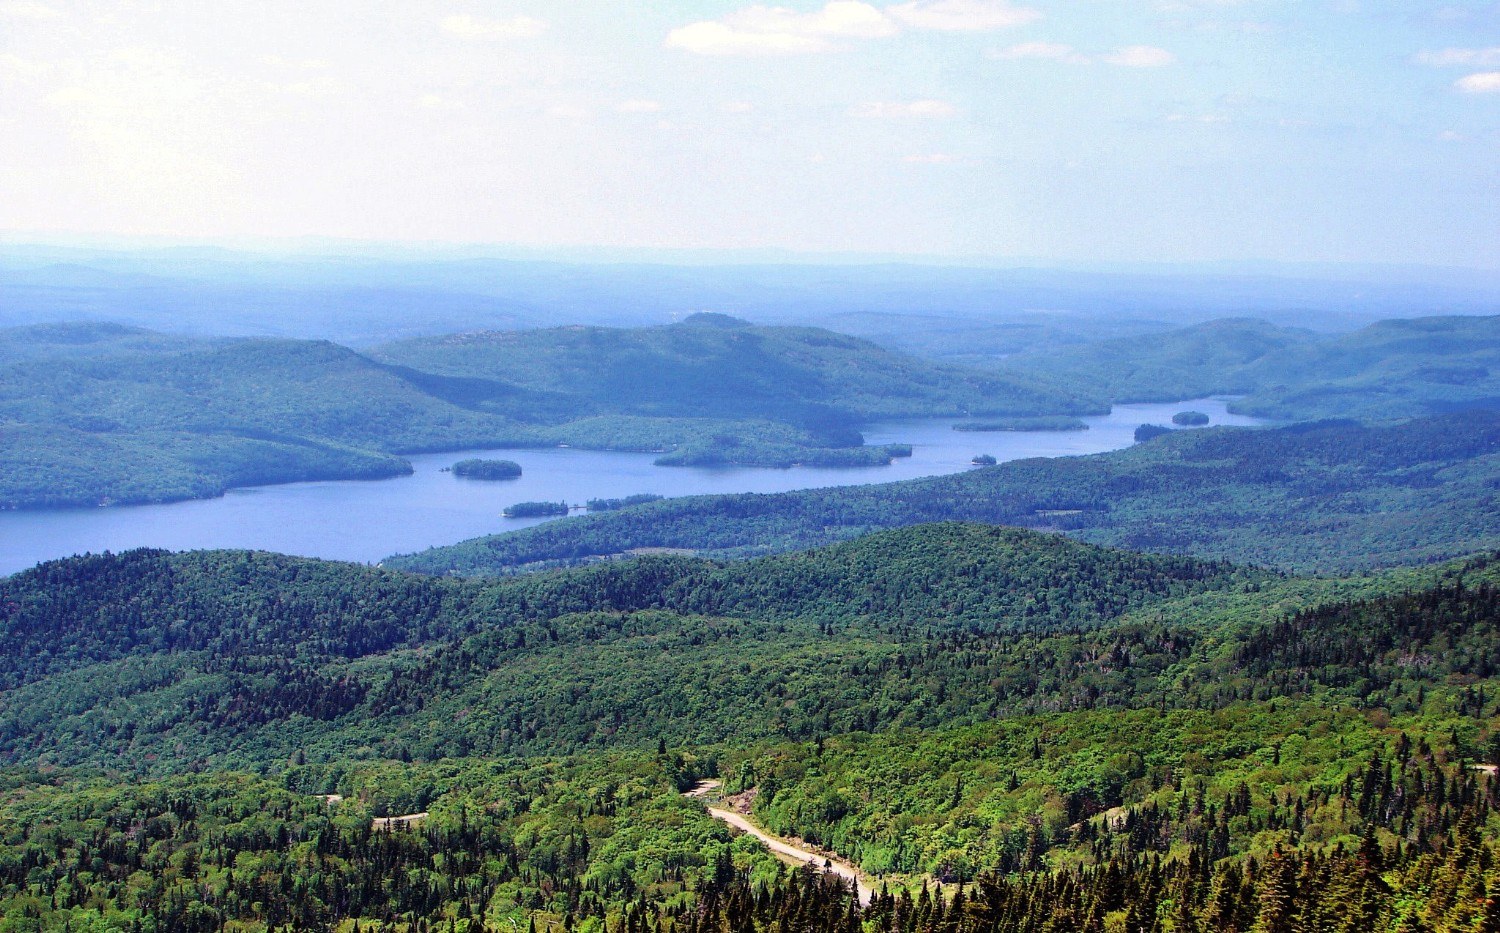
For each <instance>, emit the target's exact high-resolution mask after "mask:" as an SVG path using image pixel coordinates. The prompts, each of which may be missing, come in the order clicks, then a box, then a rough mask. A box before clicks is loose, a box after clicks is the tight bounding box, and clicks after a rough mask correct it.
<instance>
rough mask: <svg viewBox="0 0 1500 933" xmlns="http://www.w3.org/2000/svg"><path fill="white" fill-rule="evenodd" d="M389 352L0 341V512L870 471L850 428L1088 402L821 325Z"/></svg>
mask: <svg viewBox="0 0 1500 933" xmlns="http://www.w3.org/2000/svg"><path fill="white" fill-rule="evenodd" d="M513 351H514V352H513ZM384 357H385V358H384V359H382V360H377V359H372V358H370V357H368V356H365V355H362V354H360V353H357V352H355V351H354V350H351V349H348V348H346V347H342V346H339V345H337V344H333V343H328V342H325V341H306V340H287V339H238V340H194V339H189V338H179V337H169V336H164V335H160V334H152V333H151V332H149V331H141V330H138V329H133V328H124V327H114V326H110V325H95V324H78V325H49V326H39V327H28V328H14V329H11V330H7V331H0V508H18V507H41V506H64V505H97V504H110V503H132V502H150V501H161V500H168V499H180V498H187V497H200V496H211V495H217V494H219V493H222V492H223V491H224V490H225V489H226V488H230V487H233V486H242V485H252V484H258V483H272V482H288V481H292V480H298V479H314V478H326V479H362V478H370V477H377V476H391V475H398V474H400V473H402V472H406V471H409V469H410V467H409V465H408V464H406V463H405V461H403V460H402V459H401V458H400V456H399V455H400V454H402V453H410V452H417V451H428V450H444V449H461V448H465V447H471V448H472V447H484V446H492V447H502V446H551V445H555V444H559V443H569V444H572V445H574V446H585V447H599V448H610V449H627V450H654V451H675V454H674V455H673V456H674V459H673V460H672V461H671V462H739V463H751V464H764V465H786V464H789V463H792V462H799V461H808V462H812V461H816V460H818V459H819V458H820V457H823V458H834V459H838V458H843V459H848V458H849V457H851V456H856V457H857V456H861V455H863V456H864V457H865V458H866V459H867V460H868V462H871V463H874V462H887V461H888V459H889V454H888V453H887V452H885V450H884V448H880V449H875V448H865V449H862V450H859V451H851V450H848V449H847V448H851V447H858V446H859V445H860V444H862V441H863V439H862V438H861V436H860V434H859V432H858V430H857V425H858V424H859V422H860V421H861V419H864V418H868V417H874V416H878V415H885V414H891V413H897V412H899V413H902V414H954V415H958V414H965V413H969V412H991V413H1020V414H1040V413H1044V412H1063V411H1067V412H1078V411H1089V410H1099V409H1100V408H1101V407H1102V403H1101V402H1099V401H1098V400H1095V399H1089V398H1085V397H1081V396H1079V395H1077V394H1076V393H1071V392H1068V391H1064V390H1060V389H1057V388H1055V387H1053V386H1052V384H1051V383H1050V382H1048V381H1047V380H1045V379H1040V378H1037V377H1030V376H1025V377H1007V376H996V375H986V374H982V373H978V372H973V371H967V370H960V369H956V368H953V367H948V366H942V365H938V364H933V363H927V362H923V361H921V360H918V359H916V358H913V357H908V356H903V355H901V354H897V353H892V352H889V351H886V350H881V349H879V348H877V347H875V346H874V345H873V344H869V343H866V342H864V341H860V340H856V339H854V338H849V337H844V336H841V335H838V334H834V333H832V332H829V331H820V330H814V329H808V328H747V327H741V326H740V325H738V324H735V323H731V324H729V325H724V324H722V322H720V323H719V324H715V323H712V322H709V323H704V322H701V321H700V322H690V323H686V324H681V325H674V326H670V327H659V328H643V329H640V330H634V331H631V330H604V329H597V328H596V329H566V328H565V329H558V330H548V331H538V332H525V333H519V334H510V335H499V336H497V335H468V336H461V337H455V338H446V339H441V340H434V341H424V342H418V343H414V344H406V345H398V346H396V347H392V348H388V349H387V350H386V351H384ZM398 357H399V358H400V359H399V361H398V359H397V358H398ZM528 361H529V362H528Z"/></svg>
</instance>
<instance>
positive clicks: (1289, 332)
mask: <svg viewBox="0 0 1500 933" xmlns="http://www.w3.org/2000/svg"><path fill="white" fill-rule="evenodd" d="M1003 369H1004V371H1007V372H1013V373H1017V374H1021V373H1033V374H1037V375H1044V376H1046V377H1048V378H1052V379H1056V380H1058V381H1060V382H1062V383H1064V384H1067V385H1075V386H1080V387H1086V388H1087V390H1089V391H1092V392H1095V393H1099V394H1102V395H1103V396H1105V397H1107V398H1110V399H1113V400H1114V401H1117V402H1127V401H1170V400H1173V399H1183V398H1198V397H1201V396H1206V395H1219V394H1227V395H1244V396H1247V397H1246V398H1243V399H1239V400H1237V401H1235V402H1234V403H1233V404H1232V406H1231V408H1232V410H1234V411H1238V412H1242V413H1244V414H1251V415H1257V416H1260V417H1264V418H1274V419H1280V420H1285V421H1303V420H1310V419H1317V418H1360V419H1366V420H1383V419H1393V418H1410V417H1418V416H1423V415H1431V414H1435V413H1439V412H1447V411H1456V410H1465V409H1470V408H1485V407H1494V406H1495V405H1496V403H1497V400H1500V317H1495V316H1490V317H1451V316H1450V317H1428V318H1417V319H1410V320H1399V319H1398V320H1388V321H1380V322H1377V323H1374V324H1371V325H1369V326H1367V327H1364V328H1362V329H1360V330H1356V331H1351V332H1348V333H1339V334H1319V333H1313V332H1311V331H1304V330H1299V329H1295V328H1289V327H1277V326H1273V325H1271V324H1267V323H1265V322H1264V321H1256V320H1248V319H1226V320H1220V321H1210V322H1207V323H1204V324H1197V325H1194V326H1191V327H1186V328H1183V329H1181V330H1175V331H1169V332H1167V333H1164V334H1157V335H1153V336H1152V338H1151V339H1150V340H1137V339H1120V340H1106V341H1101V342H1099V343H1093V344H1086V345H1083V346H1077V347H1068V348H1064V349H1062V350H1058V351H1056V352H1037V351H1034V352H1031V353H1028V354H1025V355H1022V356H1018V357H1014V358H1012V359H1009V360H1006V361H1005V363H1004V366H1003Z"/></svg>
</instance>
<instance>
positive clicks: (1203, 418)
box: [1172, 411, 1208, 428]
mask: <svg viewBox="0 0 1500 933" xmlns="http://www.w3.org/2000/svg"><path fill="white" fill-rule="evenodd" d="M1172 423H1173V424H1176V425H1180V426H1182V427H1185V428H1201V427H1203V426H1204V425H1205V424H1208V415H1205V414H1204V413H1203V412H1201V411H1179V412H1178V413H1177V414H1175V415H1173V416H1172Z"/></svg>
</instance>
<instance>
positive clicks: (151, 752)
mask: <svg viewBox="0 0 1500 933" xmlns="http://www.w3.org/2000/svg"><path fill="white" fill-rule="evenodd" d="M1490 326H1491V325H1490V323H1489V322H1488V321H1485V320H1481V319H1476V320H1474V321H1469V322H1459V323H1455V322H1453V321H1451V320H1447V319H1433V320H1431V321H1424V322H1417V323H1413V322H1392V323H1390V324H1389V325H1382V326H1380V327H1376V328H1371V329H1369V330H1367V331H1362V332H1359V333H1357V334H1351V335H1343V336H1322V337H1313V336H1310V335H1306V334H1301V333H1297V332H1291V331H1283V330H1275V329H1266V328H1261V327H1260V326H1259V325H1255V326H1251V325H1244V324H1239V323H1233V324H1221V325H1213V326H1207V327H1204V328H1201V329H1200V330H1199V331H1198V332H1195V333H1187V334H1178V335H1169V338H1168V339H1165V340H1163V341H1159V342H1157V343H1156V344H1154V345H1151V346H1146V345H1141V346H1138V347H1136V351H1137V352H1138V353H1139V354H1143V357H1142V358H1140V359H1136V358H1131V359H1125V358H1123V357H1122V358H1119V359H1114V360H1111V359H1107V358H1105V357H1100V356H1097V355H1096V356H1092V357H1091V356H1090V355H1089V353H1090V352H1092V351H1086V350H1079V351H1078V352H1077V353H1076V354H1074V357H1075V363H1076V365H1077V366H1078V367H1079V369H1078V370H1077V372H1076V373H1075V376H1076V378H1077V380H1078V382H1077V384H1078V385H1080V386H1082V388H1081V389H1080V390H1078V391H1071V390H1070V391H1066V392H1063V391H1060V390H1057V389H1056V388H1055V387H1054V386H1053V384H1052V383H1051V382H1050V381H1049V380H1048V379H1047V378H1045V377H1041V376H1033V375H1025V374H1021V375H1017V374H1018V373H1022V370H1021V369H1019V368H1018V369H1015V370H1012V371H1010V374H1009V375H1001V376H993V377H991V376H984V377H981V376H977V375H975V374H974V373H973V372H970V371H964V370H957V369H953V368H950V367H946V366H936V365H932V364H928V363H921V362H918V361H916V360H914V359H912V358H910V357H904V356H901V355H899V354H894V353H891V352H889V351H886V350H881V349H879V348H877V347H875V346H874V345H872V344H867V343H864V342H863V341H858V340H855V339H853V338H847V337H843V336H841V335H838V334H833V333H831V332H828V331H818V330H812V329H806V328H764V327H752V326H750V325H747V324H745V323H744V322H741V321H737V320H734V319H730V318H725V317H723V316H718V315H707V316H701V317H697V318H695V319H690V320H689V321H687V322H684V323H683V324H679V325H673V326H670V327H661V328H648V329H640V330H616V329H608V328H565V329H556V330H550V331H538V332H530V333H525V334H493V333H485V334H473V335H465V336H462V337H448V338H423V339H418V340H409V341H405V342H402V343H398V344H391V345H388V346H385V347H379V348H375V349H373V350H369V351H366V352H356V351H354V350H350V349H347V348H344V347H340V346H337V345H334V344H331V343H320V342H312V341H286V340H260V339H252V340H210V339H190V338H180V337H167V336H163V335H159V334H153V333H151V332H145V331H136V330H131V329H128V328H118V327H109V326H92V325H90V326H80V327H49V328H40V329H37V330H34V331H27V332H25V333H20V332H17V331H10V332H4V333H3V334H0V441H3V442H4V446H3V447H0V462H3V463H4V464H6V465H7V466H6V470H7V471H8V472H6V473H4V474H0V489H5V490H9V492H7V493H6V494H7V495H12V498H11V499H10V500H7V502H8V503H9V504H11V505H16V504H24V503H26V502H30V503H31V504H37V503H41V502H48V503H55V504H61V503H64V502H69V501H94V500H92V499H90V497H91V496H94V497H97V496H99V490H101V489H105V490H108V494H107V495H104V496H103V498H105V499H108V500H111V501H137V500H149V499H152V498H159V497H161V496H163V495H168V494H169V495H180V494H193V495H211V494H214V493H215V492H216V491H219V490H222V489H223V488H224V487H226V486H228V485H234V484H236V483H240V482H254V481H264V480H265V478H266V477H268V476H269V477H272V478H287V479H291V478H299V477H301V476H305V475H340V476H378V475H390V474H392V473H397V472H400V471H401V470H403V469H406V468H407V467H406V464H405V461H404V460H402V459H401V454H402V453H403V452H410V451H416V450H430V449H436V448H442V447H444V446H448V445H450V444H451V445H455V446H466V445H469V444H477V443H486V444H494V443H557V442H560V441H564V440H566V441H567V442H570V443H587V444H593V445H596V446H603V447H623V448H633V449H652V450H655V449H660V450H661V451H662V457H663V461H664V462H676V463H684V464H693V463H697V464H720V463H743V462H759V463H845V462H865V461H871V462H882V461H883V460H885V459H889V458H891V457H896V456H903V455H905V454H909V452H910V451H909V449H907V448H904V447H903V446H902V445H890V446H865V445H863V443H862V440H863V439H862V438H860V437H859V435H858V431H857V426H858V423H859V421H860V419H861V418H863V417H870V416H875V415H881V414H915V413H927V412H937V411H943V412H952V413H967V414H974V415H978V416H981V417H976V418H972V419H966V420H965V421H964V422H963V424H962V425H961V426H962V427H965V428H969V429H974V430H1008V429H1013V428H1015V427H1017V426H1026V427H1028V428H1036V427H1039V426H1043V425H1046V426H1050V427H1053V428H1056V429H1068V428H1076V426H1077V423H1076V421H1074V420H1071V419H1070V417H1067V416H1068V415H1069V414H1070V413H1071V414H1076V413H1081V412H1084V411H1089V410H1093V409H1092V407H1091V406H1095V405H1097V404H1099V403H1100V400H1107V399H1111V398H1119V397H1124V396H1127V395H1129V394H1130V393H1132V392H1135V391H1137V390H1138V389H1141V388H1142V387H1143V386H1148V385H1152V384H1155V385H1175V386H1177V387H1178V389H1195V390H1196V389H1200V388H1205V387H1206V388H1207V389H1212V390H1214V391H1228V390H1231V389H1237V390H1239V391H1244V392H1247V393H1250V395H1249V398H1247V399H1245V400H1243V401H1242V402H1241V403H1240V404H1242V405H1243V406H1245V407H1246V409H1247V410H1257V411H1268V412H1273V413H1277V414H1281V415H1288V416H1296V415H1297V414H1298V413H1299V412H1307V411H1314V410H1316V411H1319V412H1323V411H1335V410H1336V411H1345V410H1348V411H1353V412H1355V413H1356V414H1359V415H1360V416H1361V417H1365V418H1368V419H1370V420H1369V421H1366V422H1357V421H1351V420H1332V421H1320V422H1308V423H1299V424H1294V425H1290V426H1284V427H1279V428H1270V429H1254V430H1242V429H1227V428H1209V429H1207V430H1201V431H1190V432H1176V431H1166V429H1163V430H1164V431H1166V433H1164V434H1162V435H1161V436H1153V437H1147V438H1145V439H1143V440H1142V442H1141V443H1139V444H1138V445H1137V446H1135V447H1133V448H1131V449H1129V450H1124V451H1117V452H1115V453H1110V454H1104V455H1099V456H1092V457H1079V458H1067V459H1056V460H1029V461H1019V462H1012V463H1005V464H1000V465H996V466H990V467H984V468H981V469H977V470H973V471H971V472H968V473H964V474H960V475H954V476H949V477H941V478H934V479H925V480H917V481H912V482H905V483H896V484H890V485H886V486H868V487H852V488H834V489H824V490H812V491H806V492H799V493H789V494H780V495H770V496H759V495H741V496H716V497H698V498H691V499H678V500H662V499H660V498H659V497H657V496H654V495H650V494H645V493H642V494H640V495H636V496H626V497H621V498H618V499H598V500H592V501H590V502H589V503H588V504H587V509H588V510H589V512H591V513H593V514H590V515H588V516H580V517H577V518H571V519H564V520H560V521H557V522H553V523H549V524H545V525H541V526H537V527H535V528H531V529H527V530H524V531H521V532H517V533H513V534H510V535H504V536H499V537H495V538H490V539H481V540H478V541H473V542H465V543H463V544H460V545H456V546H452V547H448V548H439V549H435V550H433V551H429V552H426V553H424V554H419V555H413V556H408V557H402V558H394V559H391V560H389V561H387V562H386V565H385V566H382V567H367V566H357V565H349V564H340V563H333V562H328V561H319V560H312V559H304V558H295V557H289V556H283V555H277V554H269V553H260V552H245V551H199V552H190V553H181V554H174V553H168V552H165V551H159V550H135V551H129V552H126V553H121V554H101V555H85V556H79V557H74V558H70V559H66V560H58V561H51V562H47V563H44V564H41V565H39V566H37V567H34V568H32V569H30V570H27V571H24V572H22V573H19V574H16V575H14V576H11V577H8V578H4V579H0V933H10V931H40V930H68V931H89V930H93V931H101V933H102V931H120V933H167V931H174V933H176V931H181V933H198V931H219V930H233V931H262V930H265V931H271V930H278V931H279V930H319V931H330V933H334V931H336V933H355V931H360V933H365V931H371V930H379V931H393V933H394V931H401V933H419V931H420V933H439V931H452V933H478V931H510V933H522V927H523V925H524V927H525V933H555V931H557V930H559V929H560V930H562V931H563V933H794V931H796V933H824V931H826V933H1064V931H1068V933H1072V931H1086V933H1220V931H1229V933H1313V931H1318V933H1322V931H1339V933H1345V931H1347V933H1356V931H1358V933H1365V931H1373V933H1418V931H1421V933H1450V931H1451V933H1500V861H1497V859H1500V851H1497V850H1496V845H1497V840H1500V814H1497V813H1496V807H1497V805H1500V777H1497V769H1500V510H1497V507H1496V503H1495V499H1494V488H1495V486H1496V484H1497V482H1500V460H1497V458H1500V415H1497V414H1496V413H1495V412H1492V411H1486V410H1479V409H1476V410H1467V409H1470V408H1471V407H1472V406H1473V405H1474V404H1475V403H1476V402H1477V401H1479V400H1480V398H1479V396H1480V394H1482V392H1484V391H1488V389H1487V388H1486V385H1487V383H1486V381H1485V380H1486V379H1487V378H1488V377H1487V376H1485V375H1483V374H1480V373H1479V370H1481V369H1487V367H1488V363H1487V362H1486V360H1487V356H1486V354H1487V353H1488V352H1489V351H1488V350H1487V346H1488V344H1487V341H1488V339H1489V338H1488V336H1487V334H1488V330H1487V328H1489V327H1490ZM1241 338H1243V340H1242V339H1241ZM1252 338H1253V339H1252ZM1454 341H1458V342H1460V343H1463V344H1465V346H1466V348H1467V349H1466V350H1465V351H1464V353H1463V354H1460V355H1459V356H1461V357H1462V359H1463V360H1464V361H1465V362H1463V366H1468V367H1470V369H1472V370H1473V371H1472V372H1470V371H1469V370H1464V372H1458V371H1457V370H1452V371H1449V370H1442V371H1439V369H1441V367H1439V368H1434V365H1435V364H1432V359H1431V358H1433V357H1436V356H1443V357H1449V356H1450V355H1451V353H1450V344H1452V343H1453V342H1454ZM1193 353H1203V354H1206V355H1207V357H1208V358H1209V359H1211V360H1215V361H1217V362H1216V363H1215V364H1214V366H1215V367H1217V369H1214V371H1212V372H1202V373H1194V374H1191V375H1192V379H1194V380H1198V379H1201V380H1206V381H1204V382H1201V383H1199V382H1193V381H1191V380H1187V381H1184V380H1185V378H1186V377H1185V376H1183V373H1182V372H1181V371H1180V370H1179V369H1178V368H1177V367H1178V363H1179V362H1180V361H1181V360H1182V359H1186V358H1188V357H1190V356H1191V355H1192V354H1193ZM1153 354H1154V355H1153ZM1276 354H1286V355H1289V356H1291V357H1296V358H1297V359H1301V360H1303V361H1304V363H1303V364H1299V365H1312V364H1310V363H1306V361H1307V360H1316V361H1319V362H1318V363H1317V365H1318V366H1321V367H1323V370H1322V371H1323V372H1324V374H1325V375H1326V376H1328V377H1329V380H1330V381H1329V382H1328V385H1327V386H1324V387H1322V388H1318V387H1312V388H1309V387H1307V386H1306V385H1301V384H1294V383H1293V382H1291V381H1285V380H1283V381H1281V382H1277V381H1275V380H1277V379H1280V378H1281V376H1280V375H1278V373H1279V371H1278V370H1277V369H1276V365H1275V363H1274V358H1275V355H1276ZM1147 356H1149V357H1151V358H1150V359H1146V358H1145V357H1147ZM1459 356H1454V357H1452V358H1453V359H1458V358H1459ZM1076 361H1083V362H1076ZM1023 363H1024V361H1022V363H1018V364H1017V366H1021V365H1022V364H1023ZM1085 364H1087V365H1085ZM1455 365H1457V364H1455ZM1460 368H1462V366H1461V367H1460ZM1211 369H1212V367H1211ZM1450 369H1451V367H1450ZM647 372H649V373H652V374H654V375H653V376H652V378H651V379H650V380H647V379H646V378H645V376H644V375H643V374H644V373H647ZM1378 373H1385V374H1387V375H1389V374H1391V373H1395V374H1399V375H1400V380H1399V381H1400V385H1401V386H1402V388H1401V389H1400V390H1399V391H1393V392H1390V393H1388V394H1387V398H1386V402H1387V403H1388V407H1389V412H1387V413H1385V414H1418V413H1421V414H1425V417H1421V418H1416V419H1413V420H1407V421H1400V422H1392V421H1389V420H1386V419H1385V414H1382V413H1380V412H1377V411H1376V409H1375V408H1373V407H1371V404H1372V403H1371V399H1372V398H1373V397H1374V396H1372V395H1371V394H1370V392H1371V391H1373V390H1372V389H1371V387H1372V386H1376V385H1377V383H1378V384H1382V385H1384V384H1387V383H1382V382H1380V379H1377V377H1376V375H1375V374H1378ZM1465 373H1467V375H1465ZM1252 377H1253V378H1252ZM1407 377H1410V378H1407ZM1070 378H1071V377H1070ZM1380 378H1382V379H1383V378H1384V377H1380ZM1256 379H1258V380H1262V381H1261V382H1255V381H1254V380H1256ZM1174 380H1176V381H1175V382H1174ZM1216 380H1217V381H1216ZM1372 380H1373V381H1372ZM1335 383H1336V384H1335ZM1445 386H1446V387H1447V388H1442V387H1445ZM1184 394H1196V392H1193V393H1184ZM1351 399H1352V400H1353V401H1351ZM1325 403H1326V406H1325ZM985 406H989V407H987V408H986V407H985ZM1277 406H1281V407H1279V408H1278V407H1277ZM1320 406H1325V407H1320ZM1448 408H1451V409H1465V410H1461V411H1448V412H1447V413H1444V414H1434V412H1438V411H1442V410H1444V409H1448ZM1183 414H1184V417H1183V418H1182V419H1181V420H1184V421H1198V420H1201V419H1197V418H1192V417H1190V416H1191V414H1192V413H1186V412H1185V413H1183ZM1043 415H1047V416H1049V417H1041V416H1043ZM1147 433H1150V432H1147ZM975 440H976V448H980V447H982V438H978V437H976V438H975ZM49 458H52V459H49ZM476 464H477V466H478V468H479V469H480V470H481V471H484V470H490V471H493V472H494V474H495V475H507V474H510V473H513V472H514V471H513V470H511V469H510V467H511V466H513V464H508V462H506V461H478V462H476ZM476 464H463V465H462V466H463V467H464V470H468V469H470V467H471V466H475V465H476ZM458 466H460V465H455V469H457V468H458ZM44 467H45V468H44ZM5 477H9V478H5ZM7 484H8V485H7ZM16 490H20V492H16ZM167 490H171V491H170V493H168V492H165V491H167ZM184 490H186V491H187V492H184ZM27 496H30V497H31V499H27V498H26V497H27ZM49 496H50V497H52V498H48V497H49ZM516 508H517V509H519V510H521V511H526V510H528V509H544V508H550V509H553V510H556V511H567V510H568V509H569V506H568V505H567V504H566V503H518V504H517V505H516ZM653 551H654V552H656V553H652V552H653ZM570 565H571V566H570ZM1396 565H1404V566H1401V567H1399V568H1398V569H1392V568H1393V567H1396ZM412 570H420V571H424V573H412V572H411V571H412ZM528 571H529V572H528ZM1328 571H1336V572H1338V573H1339V574H1340V575H1337V576H1311V575H1308V574H1309V573H1312V572H1328ZM727 820H738V821H743V825H744V826H749V827H751V828H752V829H756V831H758V832H765V833H770V834H774V835H776V836H779V837H781V838H782V839H783V840H784V841H785V844H786V845H788V846H789V847H792V848H794V849H799V850H800V851H803V852H805V853H808V854H807V856H806V858H807V859H810V860H811V861H810V864H808V865H805V866H803V867H801V868H796V869H793V868H789V867H788V866H787V865H786V864H784V863H783V862H782V861H780V860H778V859H777V858H776V857H775V856H774V855H773V853H772V851H771V850H769V849H768V848H766V847H765V846H763V845H762V844H761V843H760V842H758V841H757V840H756V839H755V838H754V837H753V836H752V835H749V834H746V833H743V832H740V831H738V830H737V829H735V828H733V827H732V826H731V825H730V823H729V822H726V821H727ZM735 825H740V824H738V823H737V824H735ZM835 861H836V862H837V863H838V865H839V867H840V869H841V870H843V871H846V872H850V873H853V874H854V875H856V876H857V877H858V879H859V882H860V884H859V885H851V884H849V883H848V882H847V881H845V880H843V879H842V878H841V877H840V876H837V875H835V874H833V873H831V872H821V871H819V870H818V867H819V865H820V864H821V865H826V866H829V867H831V866H833V865H834V863H835Z"/></svg>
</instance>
